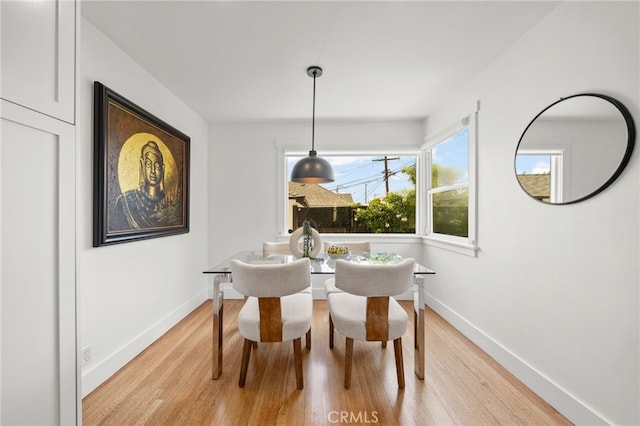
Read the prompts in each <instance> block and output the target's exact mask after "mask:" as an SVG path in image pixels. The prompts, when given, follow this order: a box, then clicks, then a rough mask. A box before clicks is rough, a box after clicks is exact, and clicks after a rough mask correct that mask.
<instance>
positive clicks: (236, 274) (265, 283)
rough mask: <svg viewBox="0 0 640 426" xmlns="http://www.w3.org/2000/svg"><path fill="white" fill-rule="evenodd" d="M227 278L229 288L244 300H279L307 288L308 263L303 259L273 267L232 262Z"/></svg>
mask: <svg viewBox="0 0 640 426" xmlns="http://www.w3.org/2000/svg"><path fill="white" fill-rule="evenodd" d="M231 275H232V277H233V288H234V289H235V290H236V291H238V292H240V293H242V294H244V295H245V296H253V297H282V296H288V295H290V294H295V293H298V292H299V291H302V290H304V289H306V288H308V287H309V286H310V285H311V273H310V263H309V259H308V258H306V257H305V258H302V259H298V260H295V261H293V262H291V263H284V264H274V265H251V264H249V263H245V262H242V261H240V260H237V259H234V260H232V261H231Z"/></svg>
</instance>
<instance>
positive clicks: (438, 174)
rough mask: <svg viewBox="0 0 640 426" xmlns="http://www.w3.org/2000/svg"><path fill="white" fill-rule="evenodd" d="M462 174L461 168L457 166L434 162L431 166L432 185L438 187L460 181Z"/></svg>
mask: <svg viewBox="0 0 640 426" xmlns="http://www.w3.org/2000/svg"><path fill="white" fill-rule="evenodd" d="M461 175H462V173H461V172H460V170H458V169H456V168H455V167H441V166H438V165H437V164H434V165H433V166H432V167H431V187H432V188H438V187H440V186H448V185H453V184H454V183H456V182H458V180H459V179H460V177H461ZM414 185H415V182H414Z"/></svg>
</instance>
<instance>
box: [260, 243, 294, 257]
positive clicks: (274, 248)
mask: <svg viewBox="0 0 640 426" xmlns="http://www.w3.org/2000/svg"><path fill="white" fill-rule="evenodd" d="M262 251H263V252H264V253H265V254H291V249H290V248H289V242H288V241H282V242H281V241H265V242H263V243H262Z"/></svg>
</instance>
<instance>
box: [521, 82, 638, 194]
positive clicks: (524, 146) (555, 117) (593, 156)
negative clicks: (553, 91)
mask: <svg viewBox="0 0 640 426" xmlns="http://www.w3.org/2000/svg"><path fill="white" fill-rule="evenodd" d="M634 143H635V126H634V123H633V119H632V118H631V114H630V113H629V111H628V110H627V108H626V107H625V106H624V105H623V104H621V103H620V102H618V101H617V100H616V99H613V98H611V97H609V96H606V95H599V94H594V93H585V94H579V95H573V96H569V97H567V98H562V99H560V100H559V101H557V102H555V103H553V104H551V105H549V106H548V107H547V108H545V109H544V110H543V111H542V112H540V113H539V114H538V115H537V116H536V117H535V118H534V119H533V120H532V121H531V123H529V125H528V126H527V128H526V129H525V130H524V133H523V134H522V136H521V137H520V142H518V148H517V150H516V158H515V171H516V176H517V178H518V182H519V183H520V186H521V187H522V189H524V191H525V192H526V193H527V194H529V195H530V196H531V197H533V198H535V199H536V200H539V201H541V202H544V203H548V204H571V203H577V202H578V201H583V200H586V199H588V198H591V197H593V196H594V195H596V194H598V193H600V192H602V191H603V190H604V189H605V188H607V187H608V186H609V185H611V184H612V183H613V181H615V180H616V178H617V177H618V176H619V175H620V173H622V170H623V169H624V167H625V166H626V165H627V163H628V162H629V158H630V157H631V153H632V151H633V146H634Z"/></svg>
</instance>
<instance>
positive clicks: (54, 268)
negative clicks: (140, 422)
mask: <svg viewBox="0 0 640 426" xmlns="http://www.w3.org/2000/svg"><path fill="white" fill-rule="evenodd" d="M0 126H1V128H0V206H1V208H2V215H1V216H0V268H1V270H2V274H1V276H0V283H1V287H0V301H1V305H0V315H1V320H0V324H1V328H0V338H1V347H2V358H1V370H0V377H1V383H2V388H1V405H0V409H1V411H0V424H3V425H5V424H6V425H9V424H10V425H20V424H25V425H26V424H28V425H36V424H42V425H44V424H46V425H56V424H75V423H76V411H77V407H76V403H77V396H76V384H77V383H76V382H77V366H76V358H77V356H76V301H75V294H76V284H75V259H74V257H75V176H74V175H75V164H74V163H75V128H74V126H72V125H70V124H68V123H64V122H62V121H60V120H56V119H53V118H51V117H48V116H45V115H43V114H39V113H36V112H33V111H30V110H26V109H24V108H22V107H18V106H15V105H13V104H10V103H7V102H4V101H2V119H1V121H0Z"/></svg>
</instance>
